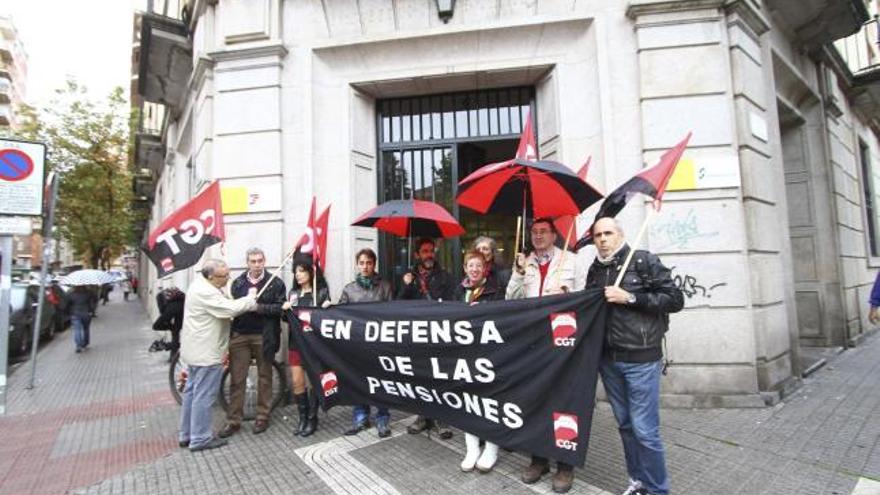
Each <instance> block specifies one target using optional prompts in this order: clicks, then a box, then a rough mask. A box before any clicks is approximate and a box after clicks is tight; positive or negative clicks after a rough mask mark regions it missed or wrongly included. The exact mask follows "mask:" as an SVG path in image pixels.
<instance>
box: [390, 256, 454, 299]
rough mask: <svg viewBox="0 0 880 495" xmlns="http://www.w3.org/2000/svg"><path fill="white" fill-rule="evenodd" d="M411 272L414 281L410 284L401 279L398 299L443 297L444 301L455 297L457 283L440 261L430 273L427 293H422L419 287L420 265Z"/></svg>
mask: <svg viewBox="0 0 880 495" xmlns="http://www.w3.org/2000/svg"><path fill="white" fill-rule="evenodd" d="M410 273H412V274H413V281H412V282H411V283H409V284H404V283H403V281H402V280H401V286H400V290H399V291H398V292H397V298H398V299H432V300H434V301H436V300H438V299H443V300H444V301H449V300H450V299H454V291H455V285H456V283H455V281H454V280H453V279H452V275H450V274H449V272H447V271H446V270H444V269H442V268H440V265H439V264H438V263H434V268H432V269H431V272H430V273H428V284H427V285H428V293H427V294H422V292H421V290H420V288H419V276H418V273H419V269H418V267H413V269H412V270H410Z"/></svg>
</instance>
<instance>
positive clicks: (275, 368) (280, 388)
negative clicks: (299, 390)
mask: <svg viewBox="0 0 880 495" xmlns="http://www.w3.org/2000/svg"><path fill="white" fill-rule="evenodd" d="M258 380H259V371H258V369H257V362H256V360H254V359H252V360H251V365H250V367H249V368H248V373H247V379H246V380H245V391H244V408H243V411H242V418H243V419H245V420H251V419H254V418H256V417H257V382H258ZM231 383H232V376H231V371H230V369H229V366H228V365H224V366H223V378H222V379H221V380H220V389H219V390H218V391H217V395H218V397H217V398H218V400H219V402H220V407H222V408H223V410H224V411H229V397H230V394H229V388H230V385H231ZM168 384H169V385H170V387H171V395H173V396H174V400H175V401H177V403H178V404H181V403H182V402H183V396H182V394H183V389H184V388H185V387H186V367H185V366H184V365H183V363H182V362H181V361H180V353H179V352H175V353H174V354H173V355H172V356H171V363H170V365H169V367H168ZM286 396H287V367H286V366H285V365H284V363H281V362H279V361H275V360H273V361H272V402H271V408H272V410H274V409H275V408H276V407H277V406H278V405H279V404H281V401H282V400H284V398H285V397H286Z"/></svg>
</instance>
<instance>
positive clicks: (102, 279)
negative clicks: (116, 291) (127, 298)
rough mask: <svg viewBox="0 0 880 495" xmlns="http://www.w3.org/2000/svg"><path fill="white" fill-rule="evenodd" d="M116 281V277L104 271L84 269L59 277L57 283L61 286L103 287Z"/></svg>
mask: <svg viewBox="0 0 880 495" xmlns="http://www.w3.org/2000/svg"><path fill="white" fill-rule="evenodd" d="M116 281H117V279H116V277H114V276H113V275H112V274H110V273H107V272H105V271H102V270H92V269H85V270H77V271H75V272H73V273H70V274H68V275H65V276H64V277H61V280H60V281H59V283H61V284H62V285H104V284H112V283H113V282H116Z"/></svg>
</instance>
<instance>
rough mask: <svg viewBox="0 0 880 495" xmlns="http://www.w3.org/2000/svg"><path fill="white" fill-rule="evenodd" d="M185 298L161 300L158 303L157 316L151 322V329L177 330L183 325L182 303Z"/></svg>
mask: <svg viewBox="0 0 880 495" xmlns="http://www.w3.org/2000/svg"><path fill="white" fill-rule="evenodd" d="M185 301H186V299H185V298H184V296H183V294H181V296H180V297H176V298H174V299H169V300H167V301H163V303H162V304H160V305H159V311H160V314H159V317H158V318H156V321H154V322H153V330H171V331H172V332H179V331H180V328H181V327H183V305H184V302H185Z"/></svg>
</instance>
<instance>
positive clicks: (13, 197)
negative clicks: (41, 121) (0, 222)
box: [0, 139, 46, 233]
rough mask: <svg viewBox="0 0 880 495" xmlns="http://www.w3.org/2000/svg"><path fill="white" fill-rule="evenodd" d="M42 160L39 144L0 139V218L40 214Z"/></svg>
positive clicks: (42, 150)
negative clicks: (2, 215) (1, 216)
mask: <svg viewBox="0 0 880 495" xmlns="http://www.w3.org/2000/svg"><path fill="white" fill-rule="evenodd" d="M45 160H46V145H44V144H43V143H34V142H30V141H16V140H10V139H0V214H5V215H40V214H41V213H42V211H43V179H44V167H45ZM28 233H30V230H28Z"/></svg>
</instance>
